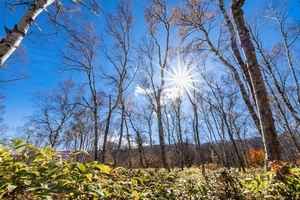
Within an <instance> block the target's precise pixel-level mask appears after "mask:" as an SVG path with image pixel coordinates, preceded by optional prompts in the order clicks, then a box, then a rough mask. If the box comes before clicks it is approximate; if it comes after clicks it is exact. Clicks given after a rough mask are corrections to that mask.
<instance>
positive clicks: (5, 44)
mask: <svg viewBox="0 0 300 200" xmlns="http://www.w3.org/2000/svg"><path fill="white" fill-rule="evenodd" d="M54 2H55V0H36V1H33V3H32V5H31V6H30V8H29V9H28V10H27V12H26V13H25V15H24V16H23V17H22V18H21V20H20V21H19V23H18V24H16V25H15V26H14V28H13V29H12V30H10V31H9V32H8V33H7V34H6V36H5V37H4V38H2V39H1V41H0V67H1V66H3V65H4V63H5V61H6V60H7V59H8V58H9V57H10V56H11V54H12V53H13V52H14V51H15V50H16V49H17V48H18V47H19V46H20V44H21V42H22V40H23V39H24V37H25V35H26V34H27V32H28V30H29V28H30V26H31V24H32V23H33V22H34V21H35V20H36V18H37V17H38V15H39V14H41V12H42V11H43V10H44V9H46V8H47V7H48V6H50V5H51V4H53V3H54Z"/></svg>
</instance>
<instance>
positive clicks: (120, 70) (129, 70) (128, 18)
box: [102, 0, 135, 162]
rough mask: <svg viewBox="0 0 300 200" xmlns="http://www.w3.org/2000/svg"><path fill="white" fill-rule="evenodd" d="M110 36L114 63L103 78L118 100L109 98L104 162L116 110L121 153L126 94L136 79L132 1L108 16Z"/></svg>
mask: <svg viewBox="0 0 300 200" xmlns="http://www.w3.org/2000/svg"><path fill="white" fill-rule="evenodd" d="M106 21H107V27H106V28H107V31H106V32H107V34H108V36H109V37H110V38H111V39H112V48H110V49H111V50H108V51H107V52H106V57H107V59H108V61H109V63H111V65H112V68H113V72H110V73H109V74H104V78H105V79H106V80H108V81H109V83H110V84H111V85H112V87H113V90H114V93H115V94H116V97H115V99H114V100H113V98H112V97H111V96H110V97H109V98H110V100H109V101H110V103H109V110H108V117H107V120H106V128H105V132H104V140H103V146H102V147H103V148H102V162H105V155H106V143H107V137H108V133H109V126H110V120H111V116H112V113H113V111H114V110H115V109H116V108H118V107H119V108H120V109H121V119H120V121H121V122H120V131H119V133H120V134H119V140H118V145H117V151H116V152H118V151H119V150H120V148H121V145H122V139H123V131H124V120H125V112H126V100H125V95H126V94H125V92H126V90H127V89H128V88H129V86H130V84H131V83H132V80H133V78H134V71H135V69H134V67H133V66H132V60H131V57H132V53H131V51H132V46H133V41H132V28H133V17H132V11H131V2H130V1H123V0H122V1H120V2H119V4H118V6H117V14H109V15H108V16H107V19H106Z"/></svg>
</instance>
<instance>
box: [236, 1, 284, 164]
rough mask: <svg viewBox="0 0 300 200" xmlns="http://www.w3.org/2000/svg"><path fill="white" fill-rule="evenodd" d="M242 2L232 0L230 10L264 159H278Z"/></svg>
mask: <svg viewBox="0 0 300 200" xmlns="http://www.w3.org/2000/svg"><path fill="white" fill-rule="evenodd" d="M244 3H245V0H233V3H232V6H231V11H232V15H233V19H234V22H235V24H236V28H237V33H238V35H239V38H240V42H241V46H242V49H243V51H244V53H245V57H246V59H247V69H248V71H249V74H250V78H251V82H252V85H253V89H254V92H255V100H256V102H257V110H258V114H259V120H260V126H261V131H262V138H263V143H264V146H265V152H266V158H265V159H266V161H273V160H280V146H279V141H278V138H277V134H276V130H275V126H274V121H273V116H272V111H271V106H270V103H269V99H268V92H267V90H266V86H265V83H264V80H263V78H262V73H261V71H260V65H259V63H258V61H257V57H256V53H255V48H254V45H253V43H252V41H251V36H250V33H249V30H248V27H247V26H246V23H245V20H244V14H243V11H242V8H241V7H242V6H243V4H244Z"/></svg>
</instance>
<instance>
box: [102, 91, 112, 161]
mask: <svg viewBox="0 0 300 200" xmlns="http://www.w3.org/2000/svg"><path fill="white" fill-rule="evenodd" d="M111 115H112V107H111V96H109V110H108V116H107V119H106V125H105V131H104V138H103V145H102V158H101V162H103V163H104V162H105V159H106V155H105V154H106V144H107V137H108V133H109V126H110V119H111Z"/></svg>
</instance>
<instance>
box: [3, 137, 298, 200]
mask: <svg viewBox="0 0 300 200" xmlns="http://www.w3.org/2000/svg"><path fill="white" fill-rule="evenodd" d="M75 156H76V154H74V157H75ZM206 168H207V167H206ZM0 198H1V199H103V200H105V199H116V200H121V199H134V200H138V199H161V200H163V199H182V200H183V199H299V198H300V168H297V167H291V166H284V167H281V168H279V167H278V169H275V170H273V171H270V172H264V171H263V170H262V169H248V170H247V172H246V173H242V172H239V171H238V170H236V169H231V170H226V169H223V168H220V169H216V170H210V169H205V168H197V167H192V168H187V169H184V170H179V169H173V170H171V171H170V172H168V171H167V170H163V169H125V168H121V167H117V168H112V167H110V166H108V165H104V164H101V163H99V162H95V161H93V162H88V163H80V162H77V161H75V160H74V159H72V158H70V159H69V160H63V159H62V158H60V157H59V156H58V155H57V154H56V153H55V151H54V150H53V149H51V148H48V147H45V148H36V147H34V146H32V145H29V144H25V143H23V142H21V141H15V142H13V144H12V145H10V146H9V147H4V146H2V147H1V148H0Z"/></svg>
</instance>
